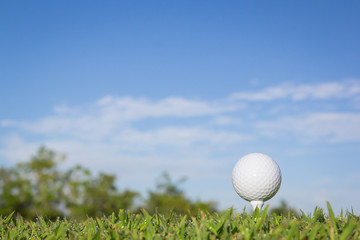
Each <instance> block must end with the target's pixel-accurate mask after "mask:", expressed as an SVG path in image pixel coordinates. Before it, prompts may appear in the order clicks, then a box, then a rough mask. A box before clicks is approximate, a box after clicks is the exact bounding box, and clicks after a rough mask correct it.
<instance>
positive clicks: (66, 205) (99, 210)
mask: <svg viewBox="0 0 360 240" xmlns="http://www.w3.org/2000/svg"><path fill="white" fill-rule="evenodd" d="M64 160H65V157H64V156H62V155H59V154H57V153H55V152H54V151H51V150H48V149H46V148H45V147H41V148H40V149H39V151H38V152H37V154H36V155H35V156H34V157H32V158H31V159H30V161H28V162H23V163H19V164H17V165H16V166H15V167H13V168H9V169H6V168H1V169H0V215H3V216H4V215H8V214H10V213H11V212H13V211H16V213H17V214H20V215H21V216H23V217H24V218H26V219H35V218H36V217H37V216H44V217H46V218H48V219H52V220H54V219H56V218H57V217H64V216H71V217H73V218H74V217H75V218H84V217H86V216H89V217H96V216H103V215H104V214H105V215H107V214H110V213H112V212H113V211H114V210H115V211H116V210H117V209H127V210H136V209H140V208H141V207H143V208H146V209H147V210H148V211H149V212H150V213H151V214H152V213H155V212H159V213H164V214H169V213H170V210H173V211H174V212H175V213H178V214H185V213H188V212H190V213H195V212H196V211H198V209H201V210H204V211H215V210H216V204H215V203H214V202H201V201H196V202H193V201H191V200H190V199H188V198H187V197H186V196H185V193H184V191H182V190H181V189H180V188H179V187H178V185H179V184H180V183H181V182H183V181H184V179H181V180H180V181H178V182H172V181H171V178H170V176H169V175H168V174H166V173H165V174H163V176H162V179H161V181H160V182H159V183H158V184H157V187H156V189H155V190H153V191H149V197H148V199H145V201H144V202H145V206H135V204H134V203H135V200H136V199H137V198H140V194H139V193H137V192H135V191H131V190H128V189H125V190H124V191H122V192H121V191H119V190H118V189H117V187H116V185H115V181H116V177H115V176H114V175H109V174H105V173H99V174H98V175H97V176H93V175H92V174H91V172H90V171H89V170H88V169H85V168H83V167H82V166H75V167H73V168H70V169H68V170H65V171H60V170H59V169H58V165H59V163H61V162H63V161H64Z"/></svg>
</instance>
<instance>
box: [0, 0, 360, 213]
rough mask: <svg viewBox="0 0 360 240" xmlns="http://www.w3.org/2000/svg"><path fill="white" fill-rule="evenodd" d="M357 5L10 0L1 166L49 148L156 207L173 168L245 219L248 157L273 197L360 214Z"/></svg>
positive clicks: (1, 78)
mask: <svg viewBox="0 0 360 240" xmlns="http://www.w3.org/2000/svg"><path fill="white" fill-rule="evenodd" d="M359 11H360V2H359V1H346V2H340V1H324V0H319V1H276V2H269V1H260V0H259V1H225V2H224V1H186V0H185V1H157V0H154V1H111V0H109V1H105V2H104V1H102V2H98V1H93V2H91V1H76V2H74V1H2V2H1V3H0V33H1V34H0V167H10V166H14V165H15V164H16V163H18V162H20V161H27V160H29V159H30V158H31V156H33V155H35V153H36V151H37V150H38V149H39V147H40V146H43V145H44V146H46V147H47V148H49V149H52V150H54V151H56V152H58V153H60V154H65V155H66V156H67V158H66V159H67V160H66V162H65V163H64V167H71V166H74V165H77V164H80V165H83V166H85V167H87V168H89V169H90V170H91V171H92V172H93V173H94V174H95V173H98V172H106V173H109V174H116V176H117V185H118V187H119V189H120V190H124V189H126V188H130V189H132V190H136V191H139V192H141V193H142V194H143V196H144V197H146V194H147V191H148V190H151V189H154V188H155V183H156V180H157V179H159V176H161V174H162V173H163V172H167V173H169V175H170V176H171V177H172V179H174V181H176V179H180V178H182V177H184V176H185V177H187V181H186V182H185V183H183V184H182V185H180V187H181V188H182V189H184V190H185V193H186V195H187V196H189V197H191V199H193V200H197V199H198V200H202V201H207V200H215V201H217V202H218V203H219V208H221V209H226V208H228V207H231V206H234V207H235V208H236V209H238V210H239V211H241V210H242V209H243V208H244V207H246V208H247V209H250V208H251V207H250V204H249V203H248V202H246V201H245V200H242V199H241V198H240V197H239V196H238V195H237V194H236V192H235V191H234V189H233V186H232V183H231V175H232V169H233V167H234V165H235V163H236V162H237V161H238V160H239V159H240V158H241V157H242V156H244V155H246V154H248V153H252V152H260V153H265V154H267V155H269V156H270V157H272V158H273V159H274V160H275V161H276V162H277V163H278V164H279V166H280V168H281V171H282V185H281V188H280V190H279V192H278V193H277V195H276V196H275V197H273V198H272V199H271V200H269V201H268V202H267V203H268V204H270V205H271V206H277V205H278V204H279V202H280V201H281V200H286V201H287V203H288V204H289V205H290V206H293V207H295V208H297V209H302V210H303V211H304V212H311V211H313V210H314V208H315V206H320V207H323V208H326V201H329V202H330V203H331V204H332V206H333V208H334V209H335V211H336V212H337V213H339V212H340V210H341V209H344V210H347V209H348V210H351V209H353V210H354V212H356V213H360V158H359V155H360V125H359V123H360V67H359V63H360V44H359V42H360V31H359V28H358V26H359V23H360V15H359V14H358V13H359Z"/></svg>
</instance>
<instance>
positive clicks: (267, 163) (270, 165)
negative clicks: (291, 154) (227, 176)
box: [232, 153, 281, 201]
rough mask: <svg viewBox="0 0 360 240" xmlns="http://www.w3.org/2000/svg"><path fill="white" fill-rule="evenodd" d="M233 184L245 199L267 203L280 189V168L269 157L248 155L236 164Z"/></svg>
mask: <svg viewBox="0 0 360 240" xmlns="http://www.w3.org/2000/svg"><path fill="white" fill-rule="evenodd" d="M232 184H233V186H234V189H235V191H236V192H237V194H239V196H240V197H242V198H243V199H245V200H247V201H255V200H258V201H266V200H269V199H270V198H272V197H273V196H274V195H275V194H276V193H277V191H278V190H279V188H280V185H281V172H280V168H279V166H278V165H277V163H276V162H275V161H274V160H273V159H272V158H271V157H269V156H268V155H265V154H262V153H251V154H248V155H245V156H244V157H242V158H241V159H240V160H239V161H238V162H237V163H236V165H235V167H234V170H233V173H232Z"/></svg>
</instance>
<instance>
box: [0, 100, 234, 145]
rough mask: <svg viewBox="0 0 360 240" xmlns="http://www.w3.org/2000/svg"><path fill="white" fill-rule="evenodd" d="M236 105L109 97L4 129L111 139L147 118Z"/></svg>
mask: <svg viewBox="0 0 360 240" xmlns="http://www.w3.org/2000/svg"><path fill="white" fill-rule="evenodd" d="M238 108H239V106H237V105H235V104H226V105H225V104H222V105H220V104H217V103H211V102H203V101H193V100H187V99H184V98H165V99H162V100H160V101H157V102H151V101H149V100H147V99H144V98H140V99H135V98H129V97H126V98H117V97H111V96H106V97H104V98H102V99H100V100H99V101H98V102H96V103H95V104H92V105H90V106H87V107H84V108H71V107H66V106H59V107H55V113H54V115H52V116H47V117H44V118H41V119H39V120H37V121H34V122H28V121H22V122H17V121H9V120H3V121H2V122H1V125H2V126H4V127H16V128H20V129H23V130H26V131H29V132H32V133H36V134H59V135H72V136H76V137H80V138H86V139H97V138H101V137H106V136H111V135H112V134H113V132H114V131H116V130H118V129H119V128H122V127H123V126H127V125H128V124H129V123H133V122H134V121H139V120H143V119H146V118H160V117H172V118H189V117H198V116H207V115H216V114H219V113H223V112H232V111H235V110H237V109H238Z"/></svg>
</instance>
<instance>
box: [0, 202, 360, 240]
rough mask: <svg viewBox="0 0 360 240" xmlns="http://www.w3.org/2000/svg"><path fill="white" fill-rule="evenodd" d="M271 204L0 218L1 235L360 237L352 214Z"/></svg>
mask: <svg viewBox="0 0 360 240" xmlns="http://www.w3.org/2000/svg"><path fill="white" fill-rule="evenodd" d="M268 208H269V206H267V207H266V208H265V209H264V210H263V211H261V212H259V211H258V209H257V210H256V211H254V213H253V214H248V213H246V212H241V213H235V212H234V211H233V209H228V210H227V211H226V212H224V213H221V214H209V213H203V212H199V214H198V215H197V216H179V215H176V214H175V213H171V214H170V215H169V216H167V217H165V215H162V214H154V215H149V213H147V212H146V211H145V210H142V211H141V213H137V214H135V213H131V212H129V211H125V210H120V211H119V212H118V213H117V214H115V213H113V214H112V215H110V216H104V217H101V218H86V219H85V220H81V221H80V220H69V219H66V218H64V219H58V220H56V221H47V220H45V219H44V218H42V217H39V218H37V219H36V220H35V221H28V220H24V219H23V218H22V217H19V216H18V217H14V216H12V215H9V216H7V217H0V226H1V229H0V231H1V232H0V239H308V240H311V239H341V240H343V239H360V217H359V216H358V215H355V214H354V213H351V212H346V213H345V214H344V213H343V212H342V213H341V214H340V215H339V216H337V217H336V216H335V215H334V212H333V210H332V208H331V206H330V204H329V203H328V204H327V208H328V214H326V213H325V212H324V210H323V209H321V208H318V207H317V208H315V210H314V212H313V213H311V214H305V213H304V212H302V214H301V215H300V216H298V217H295V216H290V215H289V216H277V215H271V216H269V215H268Z"/></svg>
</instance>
